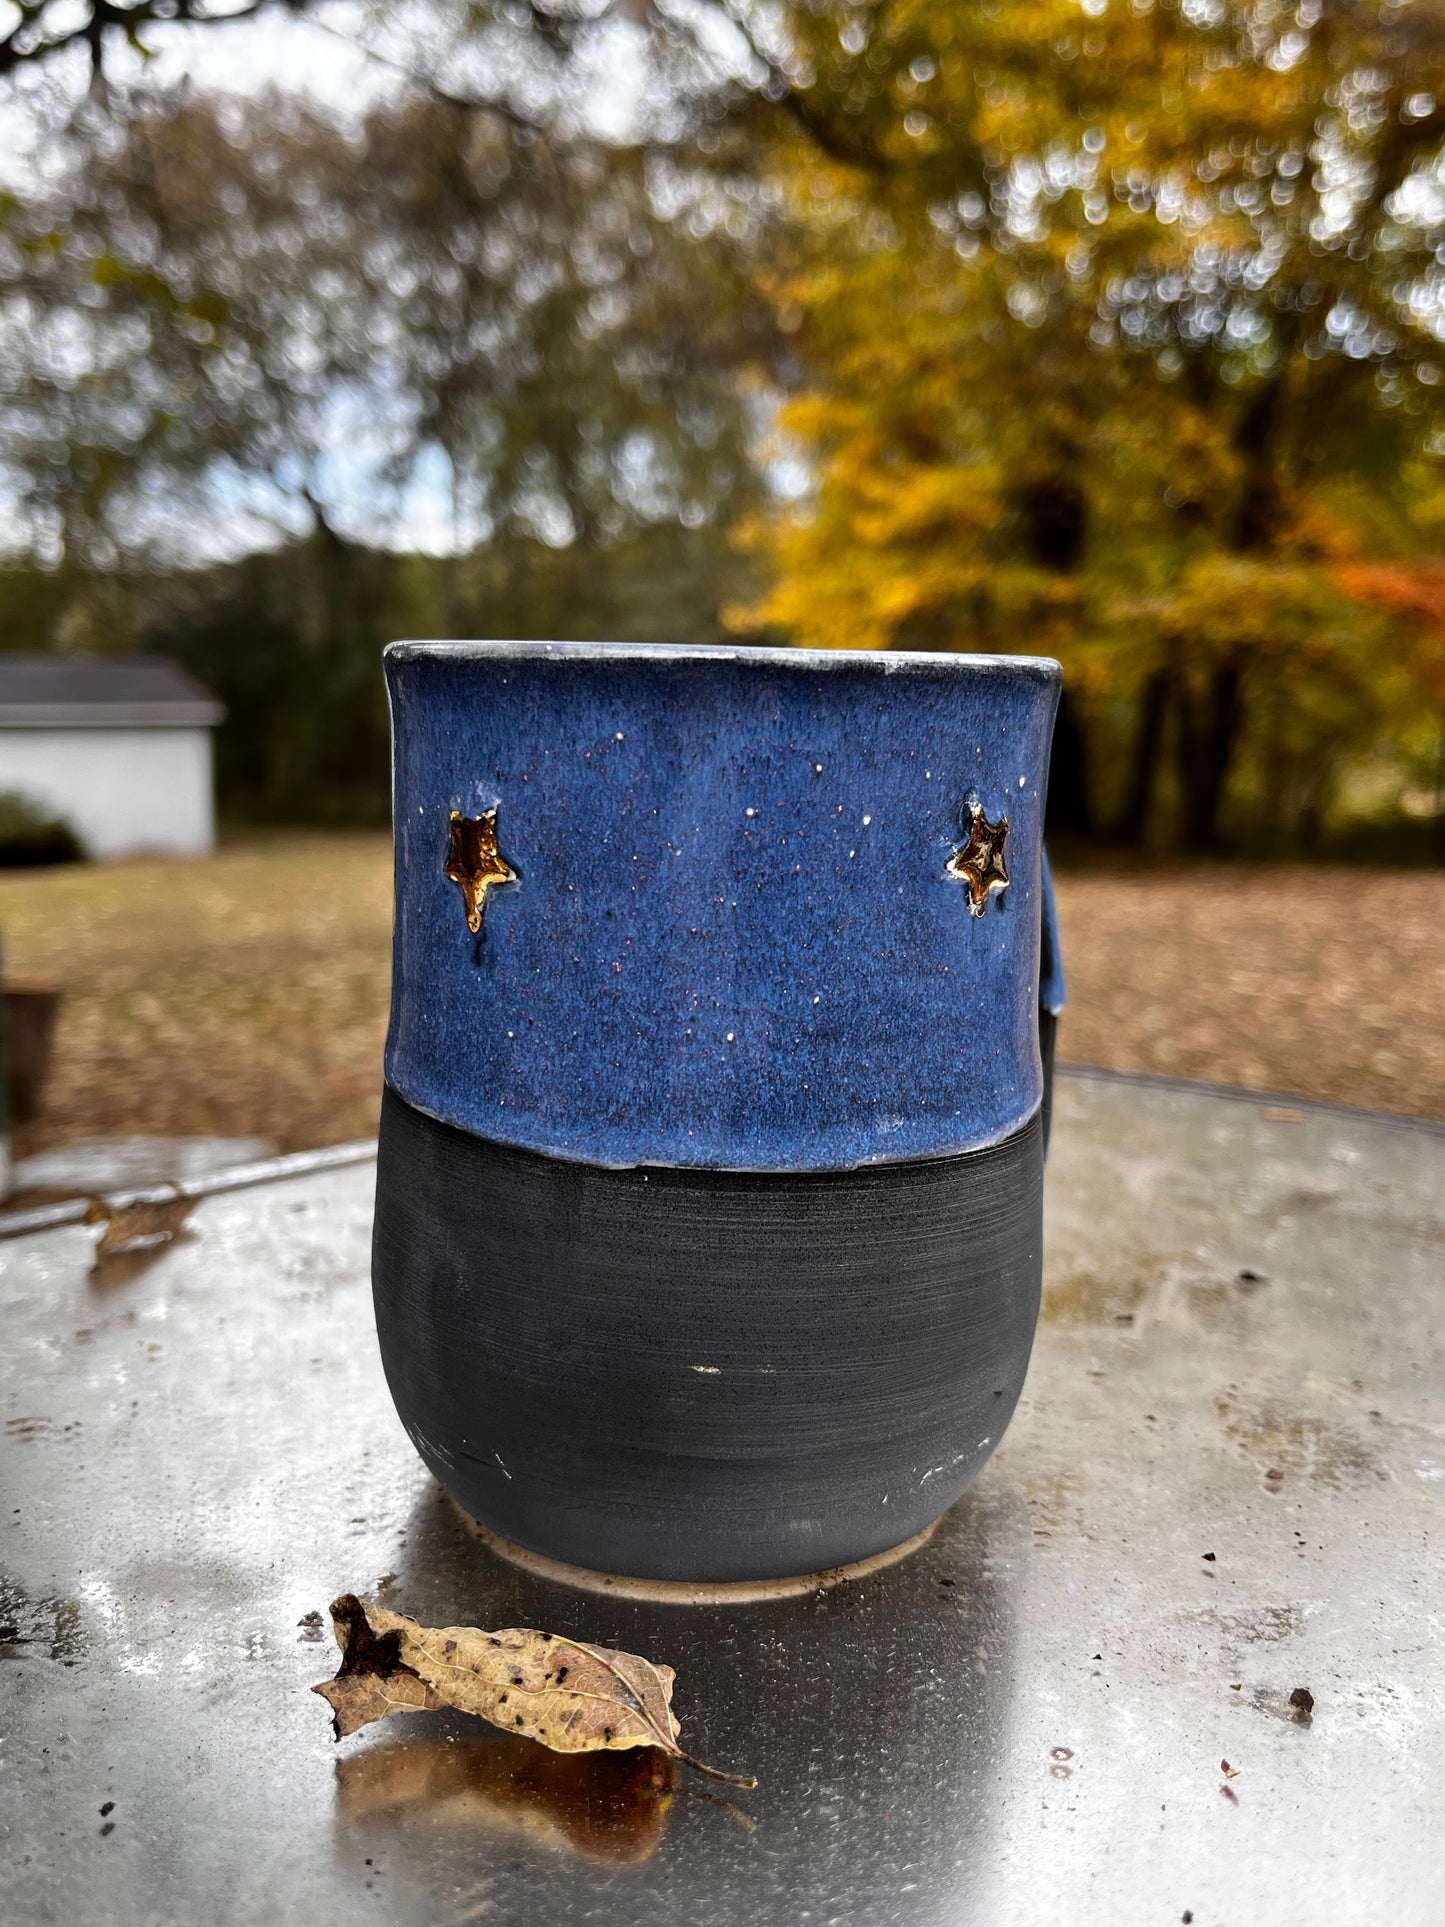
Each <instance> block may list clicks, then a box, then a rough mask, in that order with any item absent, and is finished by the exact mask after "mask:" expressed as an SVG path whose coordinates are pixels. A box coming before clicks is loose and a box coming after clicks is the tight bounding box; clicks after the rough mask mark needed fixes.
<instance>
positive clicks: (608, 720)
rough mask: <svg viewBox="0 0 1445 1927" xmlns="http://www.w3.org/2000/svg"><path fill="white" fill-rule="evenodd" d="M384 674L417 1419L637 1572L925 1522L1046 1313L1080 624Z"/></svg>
mask: <svg viewBox="0 0 1445 1927" xmlns="http://www.w3.org/2000/svg"><path fill="white" fill-rule="evenodd" d="M386 675H387V682H388V688H389V693H390V699H391V710H392V725H393V737H394V788H395V794H394V808H395V831H396V924H395V953H394V972H393V991H392V1013H391V1028H390V1034H389V1037H388V1042H387V1053H386V1092H385V1097H384V1102H383V1113H382V1124H381V1144H380V1154H379V1162H378V1174H377V1211H376V1230H375V1247H374V1262H373V1276H374V1283H375V1298H376V1313H377V1325H378V1331H379V1334H380V1340H381V1349H382V1356H383V1360H384V1363H385V1367H386V1372H387V1377H388V1380H389V1383H390V1386H391V1390H392V1394H393V1397H394V1398H395V1401H396V1405H397V1409H398V1411H399V1413H400V1415H401V1418H402V1421H403V1423H404V1424H405V1426H406V1428H407V1431H408V1432H409V1434H410V1436H411V1438H412V1441H413V1443H414V1444H415V1446H416V1448H417V1450H418V1452H419V1453H420V1454H421V1456H422V1458H423V1459H424V1460H425V1461H426V1464H427V1465H428V1466H429V1467H430V1469H431V1471H432V1472H433V1473H434V1474H435V1476H436V1477H437V1478H438V1479H439V1480H440V1481H441V1482H442V1484H443V1485H444V1486H445V1487H446V1488H447V1490H448V1491H449V1492H450V1493H451V1494H452V1496H453V1497H454V1498H455V1499H456V1500H457V1502H458V1503H459V1504H460V1505H461V1506H462V1507H463V1508H464V1510H465V1511H466V1512H468V1513H469V1514H470V1515H472V1516H473V1517H474V1518H475V1519H476V1520H478V1521H479V1522H481V1523H482V1524H483V1525H485V1526H486V1527H488V1528H490V1529H492V1530H493V1531H495V1532H497V1533H499V1534H501V1535H503V1536H504V1537H505V1538H506V1539H508V1540H511V1541H513V1542H515V1543H517V1544H519V1545H521V1546H523V1547H526V1548H529V1549H530V1550H532V1551H533V1552H536V1553H540V1554H543V1555H546V1556H548V1557H550V1558H553V1559H557V1560H561V1561H564V1562H566V1563H568V1564H571V1565H577V1566H584V1567H589V1568H592V1569H595V1570H600V1571H603V1572H609V1573H615V1574H625V1575H632V1576H636V1577H639V1578H646V1579H660V1580H685V1581H694V1582H701V1581H737V1580H762V1579H770V1578H780V1577H784V1576H789V1575H795V1574H799V1573H808V1572H815V1571H820V1570H824V1569H827V1568H831V1567H835V1566H839V1565H843V1564H848V1563H851V1562H853V1561H856V1560H860V1559H865V1558H868V1557H870V1556H872V1555H875V1554H878V1553H881V1552H884V1551H886V1550H888V1549H889V1548H892V1547H895V1546H897V1545H899V1544H900V1543H902V1542H905V1541H907V1540H908V1539H910V1538H911V1537H913V1536H914V1535H915V1534H917V1533H918V1532H919V1531H920V1530H922V1529H923V1528H924V1527H926V1526H927V1525H928V1524H930V1523H931V1522H932V1521H933V1520H935V1519H936V1518H937V1517H938V1516H939V1515H940V1514H941V1513H942V1512H944V1511H945V1510H946V1509H947V1508H948V1506H950V1505H951V1504H952V1503H953V1501H954V1500H955V1499H957V1498H958V1496H959V1495H960V1494H961V1493H962V1492H963V1491H964V1489H965V1488H966V1487H967V1486H968V1484H969V1483H970V1481H971V1480H972V1479H973V1478H974V1477H975V1475H976V1474H977V1473H978V1471H979V1469H980V1467H981V1466H982V1465H983V1464H984V1462H985V1460H986V1459H987V1458H988V1456H989V1454H990V1453H991V1452H992V1451H993V1449H994V1447H995V1446H996V1445H997V1443H998V1441H999V1438H1000V1436H1001V1435H1002V1433H1003V1430H1004V1428H1005V1426H1006V1425H1007V1423H1008V1420H1009V1416H1010V1414H1011V1412H1012V1410H1013V1407H1014V1404H1015V1401H1016V1399H1017V1397H1018V1393H1019V1388H1020V1386H1021V1384H1022V1382H1023V1376H1024V1371H1025V1368H1026V1366H1027V1363H1028V1356H1029V1349H1030V1346H1031V1343H1032V1339H1033V1331H1034V1324H1035V1320H1036V1317H1037V1312H1038V1300H1039V1283H1040V1270H1041V1191H1042V1172H1043V1152H1044V1133H1045V1127H1046V1112H1045V1102H1044V1100H1045V1059H1046V1058H1047V1056H1048V1055H1049V1054H1050V1051H1051V1041H1052V1014H1053V1012H1054V1011H1056V1010H1057V1008H1058V1005H1059V1003H1060V1002H1061V1001H1062V985H1061V981H1060V979H1059V976H1058V970H1057V951H1056V946H1055V945H1054V942H1053V928H1052V905H1051V902H1050V899H1049V892H1048V880H1047V872H1046V869H1045V867H1044V861H1043V851H1042V826H1043V812H1044V792H1045V783H1046V776H1047V769H1048V756H1049V743H1050V736H1051V732H1052V728H1053V717H1054V710H1055V705H1056V702H1057V696H1058V688H1059V669H1058V666H1057V664H1055V663H1052V662H1049V661H1046V660H1042V659H1036V658H998V657H977V656H953V655H902V654H889V655H865V654H860V653H851V652H838V653H831V652H812V651H802V650H798V651H794V650H780V651H769V650H756V649H737V650H732V649H705V648H666V647H646V646H640V645H639V646H631V645H620V644H618V645H601V644H598V645H593V644H561V643H556V644H553V643H505V642H486V643H483V642H479V643H396V644H393V645H392V647H391V648H390V649H389V650H388V651H387V657H386ZM1041 1008H1042V1011H1043V1017H1042V1020H1041V1016H1040V1012H1041ZM1041 1023H1042V1032H1043V1035H1042V1040H1041Z"/></svg>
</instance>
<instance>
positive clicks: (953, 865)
mask: <svg viewBox="0 0 1445 1927" xmlns="http://www.w3.org/2000/svg"><path fill="white" fill-rule="evenodd" d="M968 813H969V817H970V819H971V821H970V823H969V826H968V841H967V843H965V844H964V846H963V848H962V849H961V850H955V851H954V853H953V855H952V856H951V857H950V858H949V859H948V862H947V863H946V864H945V865H944V868H945V869H946V870H947V872H948V874H949V875H950V876H951V877H957V878H958V880H959V882H960V883H964V884H966V885H967V886H968V909H969V914H970V916H975V917H981V916H982V915H983V913H984V912H985V910H987V909H988V899H989V893H990V892H991V891H993V890H1006V889H1007V888H1008V869H1007V866H1006V865H1005V863H1004V860H1003V846H1004V843H1005V841H1006V840H1007V837H1008V818H1007V817H1006V816H1001V817H1000V818H999V820H998V821H997V823H990V822H989V820H988V818H987V817H986V816H985V815H984V813H983V807H982V805H981V804H978V803H970V804H969V806H968Z"/></svg>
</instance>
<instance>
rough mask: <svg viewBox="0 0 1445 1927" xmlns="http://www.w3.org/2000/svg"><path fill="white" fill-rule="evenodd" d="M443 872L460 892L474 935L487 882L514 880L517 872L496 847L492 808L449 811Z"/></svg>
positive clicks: (495, 824)
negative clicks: (474, 812)
mask: <svg viewBox="0 0 1445 1927" xmlns="http://www.w3.org/2000/svg"><path fill="white" fill-rule="evenodd" d="M446 874H447V876H448V877H449V878H450V879H451V881H452V882H453V883H455V884H456V885H457V887H458V889H459V890H460V891H461V893H462V903H463V905H464V906H465V908H466V913H467V928H468V930H470V931H471V933H472V935H473V936H475V935H476V934H477V932H478V931H479V930H480V929H481V927H482V912H483V911H484V910H485V909H486V907H487V890H488V888H489V886H490V885H491V884H493V883H515V882H516V881H517V872H516V871H515V870H514V869H513V868H512V866H511V864H510V863H508V861H507V859H506V858H505V857H504V856H503V855H502V854H501V853H500V851H499V850H498V849H497V812H496V811H495V810H483V811H482V813H481V815H480V816H463V815H462V813H461V811H460V810H453V811H452V816H451V842H450V844H449V845H448V847H447V860H446Z"/></svg>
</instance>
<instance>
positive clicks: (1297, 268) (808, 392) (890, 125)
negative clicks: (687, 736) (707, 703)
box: [732, 0, 1445, 847]
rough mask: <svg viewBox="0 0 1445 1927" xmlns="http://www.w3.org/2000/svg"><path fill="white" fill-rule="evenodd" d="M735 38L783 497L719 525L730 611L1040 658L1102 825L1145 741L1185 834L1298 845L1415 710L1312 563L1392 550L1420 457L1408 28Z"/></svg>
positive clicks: (1423, 57)
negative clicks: (1053, 659) (745, 53)
mask: <svg viewBox="0 0 1445 1927" xmlns="http://www.w3.org/2000/svg"><path fill="white" fill-rule="evenodd" d="M756 18H757V20H758V21H759V25H758V28H757V31H756V34H755V39H756V40H757V42H758V45H759V47H760V50H761V51H762V52H763V53H764V54H766V56H767V57H768V58H769V59H770V60H771V62H772V64H773V65H774V67H775V68H776V69H777V70H778V71H779V72H781V74H782V75H783V77H784V80H785V82H786V86H787V89H788V93H789V96H790V98H796V100H797V101H798V102H799V103H801V104H802V109H801V111H798V112H794V113H793V115H792V126H793V128H794V130H795V132H794V135H793V137H792V138H788V139H784V140H782V141H781V142H778V143H776V144H775V145H774V147H773V150H772V165H773V168H774V170H775V177H776V179H777V180H778V181H779V183H780V184H781V185H782V188H783V190H784V192H785V194H786V199H787V209H788V212H789V214H790V216H791V219H790V221H789V223H788V226H787V228H786V230H785V238H784V239H783V241H782V242H780V244H779V245H778V247H777V249H776V251H775V253H774V255H773V257H772V259H771V262H770V264H769V267H768V270H767V285H768V289H769V292H770V294H771V297H772V299H773V301H774V303H775V306H776V310H777V313H778V315H779V319H780V322H781V323H782V325H783V326H784V327H785V328H786V329H788V330H790V331H791V340H792V346H793V350H794V354H795V356H796V360H797V364H798V376H797V380H796V385H795V389H794V392H793V394H792V396H791V398H790V399H789V401H788V403H787V405H786V406H785V407H784V409H783V410H782V413H781V417H780V421H779V430H780V434H779V445H780V450H781V451H782V453H784V454H787V453H789V452H791V453H792V455H793V457H794V467H795V469H796V471H797V472H798V474H799V475H800V476H801V477H802V485H801V486H800V489H799V492H798V499H797V500H796V501H794V502H792V503H784V504H782V505H781V506H780V507H779V508H778V510H777V511H776V512H775V513H773V514H771V515H769V516H767V517H765V518H760V519H758V520H756V521H755V522H754V523H753V525H752V527H751V529H750V531H749V539H750V542H751V545H752V547H753V549H754V551H755V552H756V553H757V554H759V555H760V556H761V557H762V558H763V559H764V561H765V562H766V564H767V565H768V567H769V568H770V570H771V572H772V586H771V588H770V589H769V590H768V592H767V593H766V594H765V595H764V596H763V597H761V598H760V599H759V600H757V601H755V602H754V603H753V604H752V605H750V606H748V607H745V608H740V609H737V610H735V611H733V613H732V620H733V621H734V622H735V624H736V625H737V626H739V627H744V628H747V627H759V626H762V627H768V628H773V629H779V630H782V631H783V632H785V633H786V634H789V635H791V636H793V637H795V638H796V639H798V640H800V641H804V642H810V643H816V644H822V645H828V646H832V645H850V644H852V645H858V644H871V645H873V646H882V647H887V646H893V645H900V646H908V645H912V646H922V647H960V646H963V647H986V648H990V647H1013V648H1018V647H1027V648H1035V649H1039V650H1045V651H1049V652H1051V653H1056V654H1058V655H1060V656H1061V657H1062V658H1063V659H1064V661H1065V664H1066V666H1067V668H1068V671H1069V679H1070V684H1071V687H1072V688H1073V689H1074V691H1075V692H1076V694H1077V696H1078V697H1079V699H1080V702H1081V707H1082V712H1083V715H1084V717H1085V719H1086V721H1087V723H1088V726H1089V727H1088V734H1089V738H1090V741H1091V745H1092V747H1093V749H1094V751H1095V759H1094V760H1095V769H1094V771H1093V790H1094V793H1095V795H1096V796H1097V797H1099V798H1101V799H1102V800H1103V801H1105V802H1106V803H1107V804H1108V806H1109V810H1110V812H1111V814H1112V817H1113V821H1114V826H1115V830H1116V833H1118V834H1120V835H1123V836H1125V837H1128V838H1131V839H1134V838H1137V837H1138V836H1139V835H1140V834H1141V833H1142V831H1143V829H1144V826H1145V824H1146V821H1147V820H1148V817H1149V813H1150V809H1151V799H1153V798H1154V796H1155V794H1156V786H1157V780H1158V777H1159V774H1160V758H1161V755H1162V754H1163V752H1164V751H1165V750H1166V748H1170V747H1172V751H1173V757H1172V761H1173V771H1172V774H1173V778H1174V784H1175V789H1176V793H1177V808H1178V814H1179V818H1180V827H1181V831H1182V834H1183V838H1184V840H1185V841H1186V842H1187V843H1188V844H1190V845H1192V846H1195V847H1207V846H1211V845H1213V844H1215V843H1217V841H1218V840H1219V838H1220V836H1221V834H1222V832H1223V829H1224V825H1225V821H1226V818H1225V799H1226V790H1227V786H1229V785H1230V784H1231V782H1232V783H1233V793H1234V795H1235V797H1236V799H1237V812H1236V813H1237V814H1239V813H1240V812H1241V811H1242V810H1244V808H1245V806H1246V805H1247V806H1248V810H1249V811H1251V812H1252V811H1254V810H1256V809H1259V810H1263V811H1264V812H1265V814H1266V816H1267V815H1268V813H1269V812H1270V811H1273V812H1275V814H1276V816H1277V817H1280V818H1281V819H1282V820H1281V821H1280V823H1279V827H1280V828H1284V827H1286V822H1287V823H1288V824H1292V826H1293V827H1294V829H1295V830H1296V831H1298V832H1300V833H1302V834H1305V835H1307V834H1308V833H1309V830H1310V826H1311V823H1312V822H1313V821H1316V820H1317V819H1318V816H1319V814H1320V812H1321V811H1322V810H1323V809H1324V808H1325V807H1326V804H1327V801H1328V792H1329V785H1330V780H1331V778H1332V776H1333V773H1334V772H1335V770H1336V769H1337V768H1338V767H1339V764H1340V761H1341V758H1342V757H1343V756H1344V755H1345V754H1346V753H1351V752H1357V751H1359V750H1361V749H1362V748H1363V747H1365V746H1367V745H1369V744H1370V743H1371V742H1373V741H1376V740H1378V736H1379V732H1380V731H1381V730H1382V729H1383V728H1385V727H1387V726H1390V725H1394V726H1396V727H1398V726H1400V725H1401V723H1402V721H1403V720H1404V719H1405V718H1407V717H1408V715H1409V713H1410V711H1411V709H1412V707H1413V706H1418V704H1419V701H1420V697H1421V693H1422V684H1421V682H1420V679H1419V675H1418V674H1417V673H1416V669H1417V668H1418V664H1414V663H1412V659H1411V658H1410V657H1409V652H1406V651H1402V650H1401V648H1400V647H1399V645H1398V641H1392V635H1391V630H1390V626H1389V624H1388V623H1387V621H1386V620H1385V619H1384V617H1383V616H1378V617H1377V616H1371V615H1366V614H1363V613H1362V610H1363V609H1364V607H1365V605H1364V604H1363V603H1362V601H1361V600H1360V599H1359V598H1358V597H1355V596H1352V595H1351V594H1350V593H1349V587H1350V585H1349V583H1348V582H1347V581H1346V580H1343V579H1341V577H1340V576H1339V574H1338V564H1339V562H1340V560H1341V557H1342V554H1343V553H1344V552H1345V551H1350V550H1353V551H1354V552H1355V553H1357V554H1361V553H1369V552H1370V551H1371V549H1372V548H1373V549H1374V552H1375V553H1377V554H1378V553H1379V552H1380V551H1379V549H1378V547H1377V546H1376V545H1378V544H1381V543H1383V545H1384V553H1385V554H1386V555H1388V554H1390V553H1392V552H1394V551H1406V552H1408V548H1409V545H1410V542H1411V540H1412V534H1411V524H1410V518H1409V510H1408V504H1407V503H1406V501H1405V496H1406V495H1407V493H1408V488H1407V484H1406V479H1405V478H1406V476H1407V472H1408V471H1409V469H1410V465H1411V463H1412V462H1414V463H1416V464H1420V463H1423V464H1425V465H1426V466H1427V467H1430V466H1433V465H1434V464H1435V463H1437V461H1438V459H1439V455H1440V453H1441V450H1442V444H1441V442H1440V440H1439V437H1440V433H1441V430H1440V425H1439V421H1438V414H1439V410H1438V401H1437V397H1438V392H1439V383H1440V379H1441V373H1442V361H1445V356H1442V352H1441V348H1440V342H1439V335H1440V333H1441V332H1442V331H1445V299H1442V278H1441V277H1442V270H1441V268H1440V266H1439V265H1438V262H1437V258H1436V257H1437V251H1439V252H1440V255H1441V258H1442V259H1445V173H1442V162H1441V144H1442V137H1445V104H1442V101H1445V16H1441V15H1440V14H1439V13H1438V11H1437V10H1434V9H1429V8H1425V7H1414V6H1391V5H1385V4H1380V3H1379V0H1357V3H1352V4H1343V3H1341V0H1333V3H1331V0H1298V4H1296V0H1290V3H1289V4H1284V3H1283V0H1250V3H1249V4H1235V5H1230V4H1226V3H1225V0H1178V3H1177V4H1168V5H1165V4H1156V3H1154V0H1132V4H1129V5H1121V4H1118V0H1113V4H1111V0H1083V4H1082V7H1080V6H1079V5H1076V4H1075V3H1074V0H996V4H994V5H992V6H990V7H988V8H984V9H980V8H976V7H971V6H968V7H966V6H963V5H962V4H940V3H939V0H928V4H924V3H923V0H877V3H876V4H871V5H851V4H850V5H841V4H818V5H813V6H810V7H808V8H806V9H804V8H795V9H792V10H790V11H789V12H788V14H787V16H786V23H785V26H784V27H783V28H781V29H779V28H774V27H772V26H768V27H767V34H768V35H770V36H771V39H770V40H765V35H764V24H763V23H764V21H765V17H764V16H763V15H761V14H759V15H757V16H756ZM770 49H771V51H770ZM1437 96H1438V97H1439V98H1437ZM1349 485H1353V493H1351V487H1350V486H1349ZM1286 769H1288V770H1290V771H1293V772H1294V773H1295V774H1294V775H1292V776H1291V777H1290V779H1289V780H1288V781H1286V780H1285V772H1286ZM1302 774H1303V775H1307V776H1308V778H1309V780H1308V781H1304V780H1296V777H1302Z"/></svg>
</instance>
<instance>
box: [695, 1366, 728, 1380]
mask: <svg viewBox="0 0 1445 1927" xmlns="http://www.w3.org/2000/svg"><path fill="white" fill-rule="evenodd" d="M692 1369H693V1370H694V1371H695V1372H701V1373H702V1374H703V1376H704V1377H705V1378H721V1377H722V1366H721V1365H694V1366H693V1368H692Z"/></svg>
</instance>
